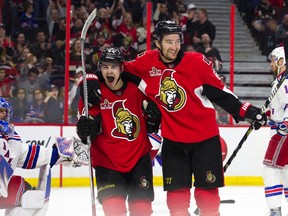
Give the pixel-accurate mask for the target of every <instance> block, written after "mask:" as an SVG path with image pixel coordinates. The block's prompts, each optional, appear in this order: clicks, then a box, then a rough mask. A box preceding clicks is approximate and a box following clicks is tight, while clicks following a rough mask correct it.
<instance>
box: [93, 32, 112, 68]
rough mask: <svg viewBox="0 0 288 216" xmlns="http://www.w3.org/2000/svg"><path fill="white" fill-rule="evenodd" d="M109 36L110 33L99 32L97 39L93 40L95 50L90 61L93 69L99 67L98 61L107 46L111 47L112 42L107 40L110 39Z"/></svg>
mask: <svg viewBox="0 0 288 216" xmlns="http://www.w3.org/2000/svg"><path fill="white" fill-rule="evenodd" d="M107 37H108V35H107V34H105V33H104V32H99V33H98V34H97V37H96V40H94V41H93V42H92V47H93V50H92V52H91V53H90V56H89V62H90V66H91V69H92V71H96V70H97V69H98V61H99V58H100V55H101V53H102V51H103V50H104V49H105V48H107V47H110V45H111V44H110V42H109V41H108V40H107V39H108V38H107Z"/></svg>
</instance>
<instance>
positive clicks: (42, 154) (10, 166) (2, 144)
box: [0, 97, 88, 216]
mask: <svg viewBox="0 0 288 216" xmlns="http://www.w3.org/2000/svg"><path fill="white" fill-rule="evenodd" d="M12 113H13V111H12V107H11V106H10V105H9V103H8V102H7V101H5V100H4V99H3V98H1V97H0V209H6V210H5V216H36V215H37V216H43V215H45V214H46V212H47V210H48V201H49V196H50V186H51V184H50V183H51V171H50V169H51V167H52V166H53V165H55V164H59V163H63V164H64V165H66V166H73V167H76V166H81V165H87V164H88V154H87V151H86V146H84V145H83V144H82V143H81V142H80V140H76V139H75V138H73V137H72V138H63V137H58V138H56V145H55V146H53V148H45V147H43V146H36V145H27V144H24V143H22V142H21V138H20V136H19V135H18V134H17V133H16V131H15V130H14V126H13V125H12V124H10V119H11V116H12ZM16 167H17V168H22V169H34V168H40V171H39V179H38V186H37V188H36V189H33V188H32V186H31V185H30V184H29V183H28V182H27V181H25V179H24V178H23V177H21V176H17V175H13V173H14V171H15V169H16Z"/></svg>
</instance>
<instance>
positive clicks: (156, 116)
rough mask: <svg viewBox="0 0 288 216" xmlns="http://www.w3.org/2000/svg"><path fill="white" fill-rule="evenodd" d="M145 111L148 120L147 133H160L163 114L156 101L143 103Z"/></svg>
mask: <svg viewBox="0 0 288 216" xmlns="http://www.w3.org/2000/svg"><path fill="white" fill-rule="evenodd" d="M143 110H144V114H145V119H146V125H147V133H149V134H151V133H158V130H159V126H160V123H161V117H162V115H161V112H160V110H159V108H158V107H157V104H156V103H155V102H154V101H149V103H147V101H145V100H144V101H143Z"/></svg>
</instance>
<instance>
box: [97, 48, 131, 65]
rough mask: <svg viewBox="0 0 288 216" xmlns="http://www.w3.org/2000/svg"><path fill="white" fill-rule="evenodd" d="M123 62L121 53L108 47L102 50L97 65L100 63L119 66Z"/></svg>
mask: <svg viewBox="0 0 288 216" xmlns="http://www.w3.org/2000/svg"><path fill="white" fill-rule="evenodd" d="M124 61H125V58H124V56H123V54H122V52H121V51H120V50H119V49H118V48H113V47H108V48H106V49H104V51H103V52H102V53H101V55H100V58H99V63H101V62H116V63H119V64H121V63H122V62H124Z"/></svg>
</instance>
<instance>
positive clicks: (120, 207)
mask: <svg viewBox="0 0 288 216" xmlns="http://www.w3.org/2000/svg"><path fill="white" fill-rule="evenodd" d="M102 207H103V210H104V213H105V216H116V215H117V216H125V215H126V206H125V198H124V197H122V196H109V197H104V198H103V199H102Z"/></svg>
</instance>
